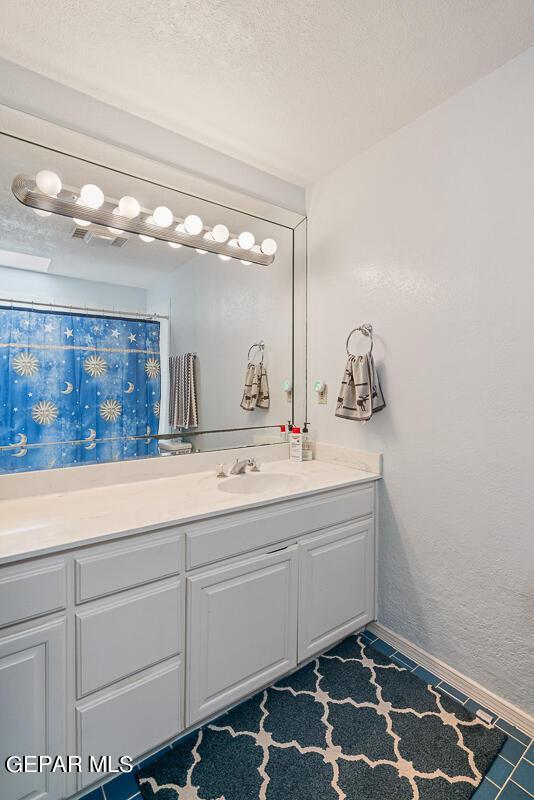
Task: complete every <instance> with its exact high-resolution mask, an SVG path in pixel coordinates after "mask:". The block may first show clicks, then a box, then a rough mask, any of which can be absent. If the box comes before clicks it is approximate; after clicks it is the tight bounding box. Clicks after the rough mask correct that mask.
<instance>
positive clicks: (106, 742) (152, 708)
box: [76, 658, 183, 788]
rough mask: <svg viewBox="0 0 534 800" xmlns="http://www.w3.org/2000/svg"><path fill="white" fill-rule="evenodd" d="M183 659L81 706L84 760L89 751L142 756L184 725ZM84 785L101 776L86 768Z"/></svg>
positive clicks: (78, 730) (78, 715) (78, 714)
mask: <svg viewBox="0 0 534 800" xmlns="http://www.w3.org/2000/svg"><path fill="white" fill-rule="evenodd" d="M182 686H183V680H182V663H181V660H180V659H179V658H177V659H173V660H172V662H167V663H166V664H164V665H161V666H160V667H158V668H157V669H154V670H152V671H151V672H150V673H149V674H146V675H144V676H143V677H142V678H140V679H139V680H136V681H134V682H133V683H131V684H129V685H128V686H123V687H121V688H120V689H113V690H112V691H110V692H108V693H107V694H106V695H104V696H103V697H100V698H99V699H98V700H92V701H90V702H87V703H81V704H79V705H78V706H77V708H76V735H77V744H78V749H77V752H78V753H79V754H80V755H81V756H82V764H87V759H88V757H89V756H90V755H97V756H98V755H99V754H101V753H105V754H106V755H109V756H111V760H112V767H115V766H116V763H117V759H118V758H119V756H122V755H128V756H132V758H137V757H138V756H140V755H143V753H146V752H147V751H148V750H151V749H153V748H155V747H157V746H158V745H159V744H161V743H162V742H164V741H166V740H167V739H171V738H172V737H173V736H176V735H177V734H178V733H180V731H181V730H182V729H183V709H182V699H181V698H182ZM79 778H80V779H81V781H80V785H79V788H83V787H85V786H87V785H88V784H89V783H92V782H93V781H96V780H99V779H101V778H102V775H98V774H93V775H91V774H90V773H87V772H84V773H83V774H82V775H80V776H79Z"/></svg>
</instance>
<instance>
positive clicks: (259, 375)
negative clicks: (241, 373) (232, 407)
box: [241, 363, 269, 411]
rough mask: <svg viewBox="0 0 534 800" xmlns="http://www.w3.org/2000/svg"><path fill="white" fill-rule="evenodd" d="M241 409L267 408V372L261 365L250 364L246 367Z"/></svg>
mask: <svg viewBox="0 0 534 800" xmlns="http://www.w3.org/2000/svg"><path fill="white" fill-rule="evenodd" d="M241 408H242V409H244V410H245V411H254V409H255V408H269V382H268V380H267V370H266V369H265V367H264V366H263V364H252V363H250V364H248V365H247V369H246V372H245V388H244V389H243V397H242V398H241Z"/></svg>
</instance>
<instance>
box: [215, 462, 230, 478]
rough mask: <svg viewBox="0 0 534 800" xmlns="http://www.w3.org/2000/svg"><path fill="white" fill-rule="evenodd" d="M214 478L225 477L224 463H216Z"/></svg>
mask: <svg viewBox="0 0 534 800" xmlns="http://www.w3.org/2000/svg"><path fill="white" fill-rule="evenodd" d="M215 477H216V478H226V477H227V475H226V464H217V473H216V475H215Z"/></svg>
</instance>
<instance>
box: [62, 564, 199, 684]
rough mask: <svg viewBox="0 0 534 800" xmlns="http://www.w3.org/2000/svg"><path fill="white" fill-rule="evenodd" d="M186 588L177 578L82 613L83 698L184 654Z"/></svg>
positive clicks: (79, 680)
mask: <svg viewBox="0 0 534 800" xmlns="http://www.w3.org/2000/svg"><path fill="white" fill-rule="evenodd" d="M183 588H184V587H183V580H182V579H181V578H174V579H171V580H167V581H163V582H161V583H158V584H156V585H155V586H152V587H150V588H146V589H144V590H139V589H138V590H136V591H134V592H128V593H127V594H125V595H120V599H119V600H117V599H114V600H113V601H112V602H110V601H108V602H105V603H102V602H100V603H98V605H96V606H95V605H93V606H92V607H90V608H87V609H84V610H81V611H78V612H77V613H76V684H77V696H78V697H83V696H84V695H86V694H89V693H90V692H94V691H95V690H96V689H100V688H102V687H103V686H108V685H109V684H110V683H114V682H115V681H118V680H120V679H121V678H125V677H127V676H128V675H133V674H134V673H135V672H138V671H139V670H142V669H144V668H145V667H148V666H150V665H151V664H156V663H157V662H159V661H163V659H165V658H169V657H170V656H174V655H177V654H178V653H180V652H181V650H182V643H183V632H184V621H183V616H184V603H183Z"/></svg>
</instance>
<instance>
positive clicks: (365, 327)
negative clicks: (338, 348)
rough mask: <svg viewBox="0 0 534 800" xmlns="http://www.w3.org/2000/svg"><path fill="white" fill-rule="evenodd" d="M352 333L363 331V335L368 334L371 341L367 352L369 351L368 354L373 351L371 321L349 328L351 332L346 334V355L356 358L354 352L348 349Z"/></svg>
mask: <svg viewBox="0 0 534 800" xmlns="http://www.w3.org/2000/svg"><path fill="white" fill-rule="evenodd" d="M354 333H363V335H364V336H368V337H369V339H370V341H371V344H370V346H369V351H368V352H369V355H371V353H372V352H373V326H372V325H371V323H369V322H364V324H363V325H359V326H358V327H357V328H353V329H352V330H351V332H350V333H349V335H348V336H347V341H346V343H345V349H346V351H347V355H348V356H349V357H353V358H357V356H355V355H354V353H351V352H350V350H349V342H350V338H351V336H352V335H353V334H354Z"/></svg>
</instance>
